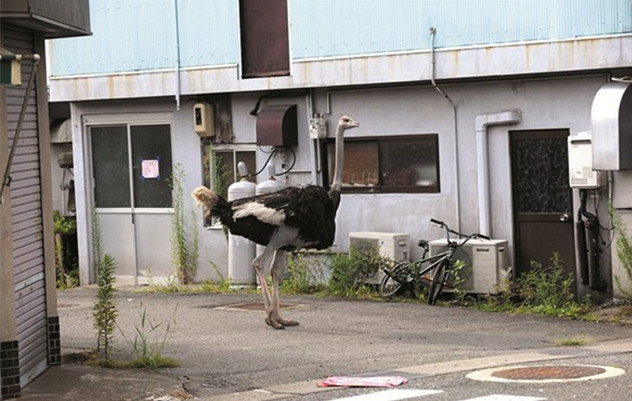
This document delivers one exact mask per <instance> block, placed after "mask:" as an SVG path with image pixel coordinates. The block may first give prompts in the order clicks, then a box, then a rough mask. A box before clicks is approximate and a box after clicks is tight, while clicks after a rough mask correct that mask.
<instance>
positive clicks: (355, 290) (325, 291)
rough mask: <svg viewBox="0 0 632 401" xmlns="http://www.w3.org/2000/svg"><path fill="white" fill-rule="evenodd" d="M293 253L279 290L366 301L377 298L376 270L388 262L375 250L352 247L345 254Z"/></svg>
mask: <svg viewBox="0 0 632 401" xmlns="http://www.w3.org/2000/svg"><path fill="white" fill-rule="evenodd" d="M319 256H322V255H321V254H310V253H296V254H293V255H292V256H291V257H290V259H289V261H288V269H287V272H286V275H285V279H284V281H283V287H282V289H283V291H285V292H290V293H308V294H314V293H318V294H322V295H333V296H343V297H350V298H355V297H359V298H366V297H374V296H376V295H377V293H376V289H375V285H374V284H373V285H372V284H369V283H371V282H374V281H375V277H377V274H378V271H380V270H381V269H382V268H383V267H384V266H387V265H388V264H389V263H391V262H390V261H389V260H388V259H387V258H384V257H382V256H380V254H379V252H378V250H377V248H372V247H371V248H362V249H360V248H358V247H354V246H352V247H351V249H350V250H349V253H335V254H331V255H329V256H328V257H326V258H324V257H319Z"/></svg>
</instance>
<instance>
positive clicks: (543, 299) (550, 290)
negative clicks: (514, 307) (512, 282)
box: [517, 252, 575, 310]
mask: <svg viewBox="0 0 632 401" xmlns="http://www.w3.org/2000/svg"><path fill="white" fill-rule="evenodd" d="M550 262H551V263H550V266H547V267H544V266H542V264H541V263H540V262H534V261H532V262H531V269H530V270H529V271H527V272H525V273H524V274H523V275H522V276H521V277H519V278H518V281H517V282H518V287H517V295H518V296H519V297H520V299H521V300H522V306H525V307H529V308H535V309H537V308H540V309H543V310H548V309H552V310H555V309H560V308H565V307H567V306H568V305H572V304H573V303H575V295H574V294H573V291H572V290H571V285H572V284H573V278H572V277H571V275H570V274H565V273H564V269H563V268H562V264H561V262H562V260H561V259H560V255H559V253H558V252H554V253H553V255H552V256H551V259H550Z"/></svg>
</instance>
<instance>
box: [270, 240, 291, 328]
mask: <svg viewBox="0 0 632 401" xmlns="http://www.w3.org/2000/svg"><path fill="white" fill-rule="evenodd" d="M286 264H287V252H286V251H283V250H281V249H279V250H277V251H276V253H275V254H274V260H273V261H272V264H271V266H270V275H271V276H272V299H271V303H272V315H271V316H269V318H270V319H271V320H273V321H276V322H277V323H280V324H281V325H282V326H298V322H297V321H294V320H285V319H282V318H281V310H280V309H281V304H280V302H279V285H280V283H281V279H282V277H283V271H284V270H285V266H286Z"/></svg>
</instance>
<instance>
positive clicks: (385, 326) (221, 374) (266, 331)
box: [21, 287, 632, 401]
mask: <svg viewBox="0 0 632 401" xmlns="http://www.w3.org/2000/svg"><path fill="white" fill-rule="evenodd" d="M94 302H95V289H94V288H91V287H82V288H77V289H73V290H67V291H63V292H60V293H59V295H58V306H59V316H60V324H61V336H62V354H63V355H64V363H63V364H62V366H57V367H52V368H50V369H48V370H47V371H46V372H45V373H44V374H43V375H41V376H40V377H39V378H37V379H36V380H35V381H34V382H32V383H31V384H30V385H29V386H27V387H26V388H25V389H23V390H22V397H21V400H42V401H43V400H46V401H58V400H92V401H105V400H108V401H117V400H130V401H137V400H139V401H140V400H144V401H175V400H181V399H194V400H206V401H220V400H222V401H244V400H251V401H266V400H273V399H287V400H289V399H303V398H304V399H318V397H319V393H321V392H328V391H331V390H328V389H323V388H320V387H318V386H317V383H318V382H319V381H322V380H323V379H325V378H327V377H331V376H375V375H401V376H405V377H409V378H411V379H413V378H419V377H440V376H441V375H448V374H453V373H455V372H459V373H461V372H463V373H465V372H468V371H472V370H478V369H483V368H491V367H497V366H510V365H516V364H525V363H536V362H538V363H543V362H550V361H554V362H555V361H560V360H566V359H569V360H570V359H571V358H572V360H573V361H581V360H582V358H587V359H588V358H590V360H591V361H593V362H594V360H595V359H596V358H597V360H598V359H599V358H602V359H604V361H605V360H606V359H607V358H608V357H611V356H616V355H618V356H620V355H624V356H625V357H626V358H628V357H629V355H628V354H629V353H632V335H631V334H632V326H630V325H625V324H613V323H595V322H583V321H574V320H570V319H560V318H552V317H543V316H534V315H511V314H503V313H489V312H482V311H476V310H472V309H466V308H459V307H441V306H428V305H425V304H420V303H409V302H402V303H397V302H380V301H362V300H342V299H332V298H319V297H312V296H283V297H282V302H283V305H282V315H283V316H284V317H287V318H290V319H295V320H298V321H299V322H300V325H299V326H297V327H291V328H287V329H285V330H274V329H272V328H270V327H268V326H266V325H265V323H264V315H263V312H262V311H261V304H262V299H261V296H260V294H256V293H244V292H237V293H232V294H211V293H197V294H190V293H144V292H139V291H138V289H129V288H128V289H125V290H123V289H122V290H120V291H118V293H117V307H118V310H119V317H118V319H117V323H118V326H119V327H120V329H119V330H117V332H116V333H115V336H114V343H113V344H114V356H115V358H116V359H119V360H123V359H130V358H132V357H133V356H134V352H135V350H138V349H139V344H138V343H137V344H136V347H134V344H133V342H134V338H140V337H145V338H147V344H148V346H149V347H151V348H153V349H154V350H155V351H160V352H161V353H162V354H163V355H165V356H168V357H171V358H174V359H175V360H177V361H178V362H179V366H178V367H173V368H163V369H156V370H147V369H111V368H102V367H98V366H92V365H89V364H86V363H80V362H76V360H77V356H80V355H82V354H84V353H86V352H89V351H90V350H93V349H94V348H95V347H96V331H95V329H94V328H93V321H92V317H91V311H92V306H93V305H94ZM143 315H144V317H145V318H144V320H143ZM143 321H144V323H143ZM126 338H127V339H126ZM570 339H583V340H582V341H581V344H580V345H579V346H575V347H567V346H561V345H559V344H560V343H562V342H567V340H570ZM628 359H629V358H628ZM332 394H333V393H332ZM320 397H322V396H320ZM321 399H322V398H321ZM325 399H327V398H325Z"/></svg>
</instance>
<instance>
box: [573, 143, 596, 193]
mask: <svg viewBox="0 0 632 401" xmlns="http://www.w3.org/2000/svg"><path fill="white" fill-rule="evenodd" d="M568 174H569V177H568V178H569V183H570V186H571V188H578V189H596V188H599V187H600V186H601V172H599V171H595V170H593V160H592V135H591V132H590V131H584V132H578V133H577V134H575V135H570V136H569V137H568Z"/></svg>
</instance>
